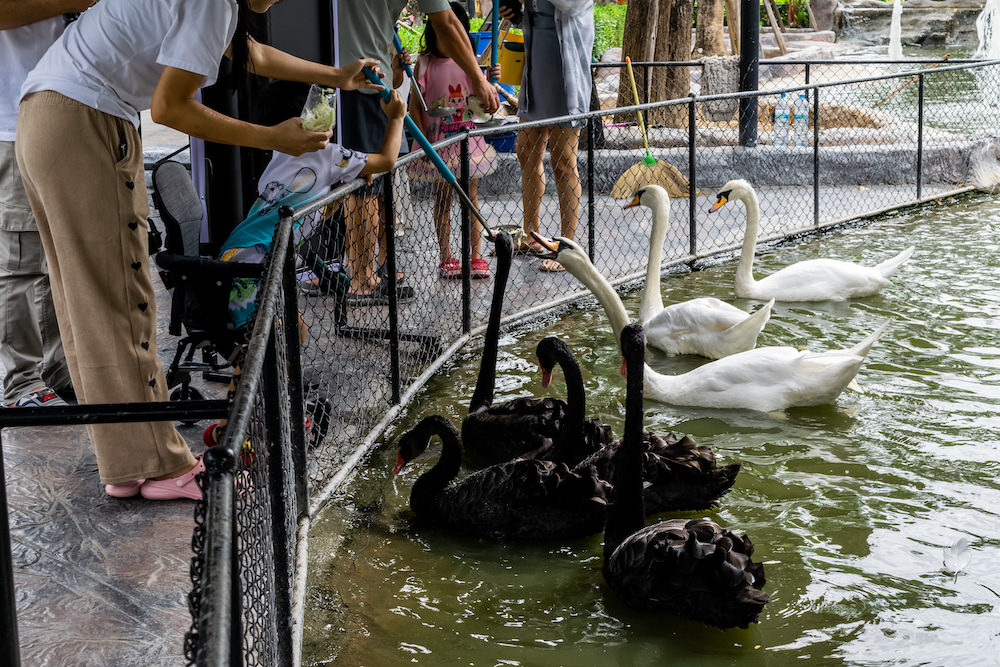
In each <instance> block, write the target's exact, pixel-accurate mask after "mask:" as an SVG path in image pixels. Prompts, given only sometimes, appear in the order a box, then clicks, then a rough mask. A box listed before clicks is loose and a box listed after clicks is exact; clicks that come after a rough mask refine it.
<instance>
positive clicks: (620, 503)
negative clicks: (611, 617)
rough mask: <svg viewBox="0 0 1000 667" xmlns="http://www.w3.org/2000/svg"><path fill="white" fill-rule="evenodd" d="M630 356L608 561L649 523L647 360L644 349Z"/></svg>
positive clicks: (606, 532) (610, 512) (606, 542)
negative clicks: (645, 432) (644, 388)
mask: <svg viewBox="0 0 1000 667" xmlns="http://www.w3.org/2000/svg"><path fill="white" fill-rule="evenodd" d="M630 356H631V357H632V358H627V359H626V361H625V363H626V364H627V369H628V376H627V378H626V394H625V429H624V431H623V433H622V444H621V446H620V447H619V448H618V451H617V452H615V455H614V456H615V459H614V470H615V473H614V486H615V496H614V502H613V504H612V505H611V507H610V509H609V510H608V518H607V524H606V525H605V527H604V560H605V563H606V562H607V560H608V558H610V556H611V554H612V552H614V550H615V549H616V548H617V547H618V545H619V544H621V543H622V542H623V541H624V540H625V538H627V537H628V536H629V535H631V534H633V533H635V532H636V531H638V530H640V529H641V528H642V527H643V526H644V525H645V518H644V517H645V512H644V509H645V508H644V507H643V502H642V421H643V413H642V396H643V393H642V386H643V379H642V374H643V366H644V359H643V353H642V350H641V349H640V350H638V352H637V353H633V354H632V355H630Z"/></svg>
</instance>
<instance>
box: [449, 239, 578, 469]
mask: <svg viewBox="0 0 1000 667" xmlns="http://www.w3.org/2000/svg"><path fill="white" fill-rule="evenodd" d="M494 243H495V245H496V257H497V268H496V273H495V278H494V283H493V302H492V304H491V306H490V319H489V323H488V324H487V326H486V337H485V340H484V341H483V358H482V361H481V362H480V366H479V379H478V380H477V381H476V389H475V391H474V392H473V394H472V399H471V400H470V401H469V414H468V416H467V417H466V418H465V419H464V420H463V421H462V441H463V443H464V444H465V448H466V449H467V450H469V451H470V452H473V453H475V454H477V455H479V456H481V457H483V458H484V459H486V460H489V461H508V460H510V459H512V458H514V457H515V456H522V455H525V454H534V455H538V454H540V453H542V452H544V451H545V450H547V449H548V448H549V447H551V446H552V443H553V441H554V439H555V436H556V434H557V433H558V432H559V425H560V423H561V422H562V420H563V418H564V417H565V414H566V403H564V402H563V401H560V400H559V399H556V398H538V397H535V396H526V397H520V398H515V399H512V400H510V401H506V402H504V403H500V404H498V405H493V391H494V385H495V383H496V365H497V348H498V346H499V339H500V319H501V316H502V315H503V297H504V290H505V289H506V287H507V277H508V276H509V275H510V265H511V258H512V257H513V255H514V242H513V241H512V240H511V238H510V234H508V233H507V232H499V233H498V234H497V235H496V239H495V241H494Z"/></svg>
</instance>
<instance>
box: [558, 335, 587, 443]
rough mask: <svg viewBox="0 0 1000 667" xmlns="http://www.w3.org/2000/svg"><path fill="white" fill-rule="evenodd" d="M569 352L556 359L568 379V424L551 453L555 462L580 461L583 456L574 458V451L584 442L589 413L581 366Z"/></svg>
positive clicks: (562, 430) (562, 353)
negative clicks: (574, 448) (584, 424)
mask: <svg viewBox="0 0 1000 667" xmlns="http://www.w3.org/2000/svg"><path fill="white" fill-rule="evenodd" d="M567 352H568V351H565V350H560V351H559V353H558V356H557V357H556V363H558V364H559V368H561V369H562V372H563V377H565V378H566V422H565V426H563V428H562V429H560V431H559V439H558V441H557V442H556V444H555V447H554V448H553V451H551V452H550V453H549V454H550V458H552V460H555V461H563V460H567V458H574V460H578V459H579V458H583V457H582V456H577V457H574V452H573V451H572V449H573V447H574V446H577V445H579V444H580V443H581V442H582V441H583V422H584V419H585V415H586V413H587V392H586V391H585V390H584V388H583V375H582V374H581V373H580V364H578V363H577V361H576V357H574V356H573V355H572V353H567Z"/></svg>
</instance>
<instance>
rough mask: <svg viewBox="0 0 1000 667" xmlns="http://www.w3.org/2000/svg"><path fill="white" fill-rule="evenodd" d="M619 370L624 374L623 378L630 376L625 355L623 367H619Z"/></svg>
mask: <svg viewBox="0 0 1000 667" xmlns="http://www.w3.org/2000/svg"><path fill="white" fill-rule="evenodd" d="M618 372H619V373H621V374H622V377H623V378H627V377H628V368H627V367H626V365H625V357H622V367H621V368H620V369H618Z"/></svg>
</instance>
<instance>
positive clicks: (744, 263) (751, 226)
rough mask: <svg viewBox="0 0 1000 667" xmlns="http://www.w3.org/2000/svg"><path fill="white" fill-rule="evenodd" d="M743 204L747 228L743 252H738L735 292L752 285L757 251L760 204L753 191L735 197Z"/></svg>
mask: <svg viewBox="0 0 1000 667" xmlns="http://www.w3.org/2000/svg"><path fill="white" fill-rule="evenodd" d="M736 198H737V199H739V200H740V201H742V202H743V206H744V207H746V212H747V227H746V230H745V231H744V232H743V250H742V251H741V252H740V263H739V266H737V267H736V290H737V292H739V290H740V286H741V285H747V286H749V285H753V284H754V282H755V281H754V279H753V258H754V254H755V253H756V251H757V234H758V231H759V229H760V202H759V201H758V200H757V193H756V192H754V191H753V189H747V190H746V191H744V192H740V193H739V194H738V195H736Z"/></svg>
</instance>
